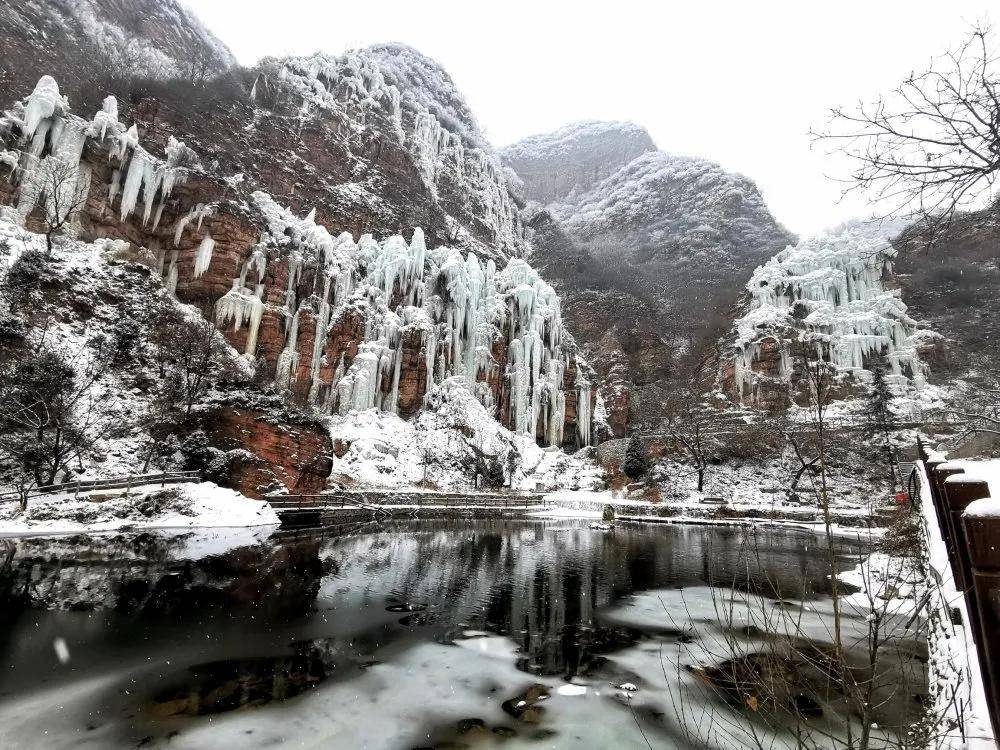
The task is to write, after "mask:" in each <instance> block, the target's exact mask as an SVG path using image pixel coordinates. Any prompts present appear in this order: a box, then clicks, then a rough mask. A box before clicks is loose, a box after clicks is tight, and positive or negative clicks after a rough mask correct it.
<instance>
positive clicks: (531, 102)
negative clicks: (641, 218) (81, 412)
mask: <svg viewBox="0 0 1000 750" xmlns="http://www.w3.org/2000/svg"><path fill="white" fill-rule="evenodd" d="M185 2H186V3H187V4H188V5H189V6H190V7H191V8H193V9H194V10H195V11H196V12H197V13H198V15H199V16H200V17H201V18H202V20H203V21H204V22H205V23H206V25H207V26H208V27H209V28H210V29H212V31H214V32H215V33H216V34H217V35H218V36H219V37H220V38H221V39H222V40H223V41H224V42H225V43H226V44H228V45H229V47H230V48H231V49H232V51H233V53H234V54H235V55H236V57H237V58H238V59H239V61H240V62H241V63H243V64H245V65H250V64H253V63H254V62H256V60H258V59H259V58H260V57H263V56H266V55H302V54H311V53H313V52H316V51H324V52H331V53H336V54H339V53H341V52H343V51H345V50H347V49H351V48H355V47H361V46H365V45H368V44H372V43H375V42H386V41H395V42H405V43H407V44H409V45H411V46H413V47H416V48H417V49H419V50H420V51H421V52H423V53H425V54H427V55H429V56H431V57H433V58H435V59H436V60H438V61H439V62H440V63H441V64H443V65H444V67H445V68H446V69H447V70H448V72H449V73H450V74H451V76H452V78H453V79H454V80H455V82H456V84H457V85H458V88H459V90H460V91H461V92H462V93H463V94H464V95H465V97H466V99H467V100H468V101H469V103H470V104H471V106H472V109H473V111H474V112H475V114H476V116H477V117H478V119H479V123H480V125H481V126H482V127H483V129H484V130H485V132H486V134H487V136H488V137H489V139H490V140H491V141H492V142H493V144H494V145H495V146H503V145H506V144H508V143H511V142H513V141H516V140H518V139H519V138H522V137H524V136H526V135H531V134H533V133H539V132H546V131H549V130H552V129H554V128H557V127H559V126H560V125H563V124H565V123H567V122H572V121H574V120H584V119H602V120H632V121H634V122H637V123H639V124H641V125H643V126H645V127H646V128H647V129H648V130H649V132H650V133H651V134H652V136H653V139H654V140H655V141H656V143H657V145H658V146H659V147H660V148H661V149H663V150H664V151H668V152H671V153H677V154H688V155H693V156H703V157H707V158H710V159H712V160H714V161H717V162H719V163H721V164H722V165H723V166H724V167H726V168H727V169H732V170H736V171H739V172H742V173H744V174H746V175H747V176H749V177H751V178H752V179H754V180H755V181H756V182H757V184H758V185H759V186H760V188H761V190H762V191H763V193H764V197H765V198H766V200H767V202H768V205H769V206H770V208H771V210H772V212H773V213H774V214H775V215H776V216H777V218H778V219H779V220H780V221H782V222H783V223H784V224H785V225H786V226H787V227H788V228H789V229H791V230H792V231H795V232H798V233H800V234H804V233H810V232H814V231H817V230H819V229H822V228H823V227H825V226H829V225H831V224H835V223H837V222H839V221H841V220H843V219H846V218H849V217H851V216H856V215H862V214H864V212H865V205H864V203H863V202H861V201H859V200H851V201H849V202H841V201H840V200H839V198H840V186H839V185H838V184H837V183H836V182H834V181H832V180H830V179H829V177H828V175H830V174H837V173H838V170H843V168H844V165H843V164H839V163H838V161H837V160H836V159H834V158H831V157H829V156H827V155H826V154H825V153H824V151H823V149H822V148H820V147H815V148H812V149H811V148H810V140H809V138H808V136H807V131H808V130H809V128H810V126H817V127H819V126H822V125H823V124H824V122H825V118H826V113H827V111H828V110H829V108H830V107H831V106H834V105H837V104H850V103H852V102H856V101H857V100H858V98H871V97H872V96H873V95H874V94H876V93H878V92H879V91H880V90H883V89H886V88H888V87H891V86H892V85H894V84H895V83H896V82H898V81H899V80H900V79H901V78H902V77H903V76H905V75H906V74H907V73H908V72H909V71H910V70H912V69H914V68H920V67H921V66H923V65H926V63H927V62H928V60H929V59H930V57H931V56H933V55H936V54H939V53H940V52H942V51H943V50H944V49H945V48H947V47H950V46H953V45H954V44H955V43H956V42H957V41H959V40H960V39H961V38H962V36H963V35H964V34H965V33H966V31H967V30H968V27H969V25H970V24H971V23H974V22H975V21H977V20H982V19H987V18H988V17H989V15H988V11H989V10H990V6H991V5H995V2H996V0H990V1H988V0H933V1H931V0H905V1H897V0H865V1H864V2H860V1H855V0H837V2H824V3H817V2H803V1H802V0H797V1H795V2H776V1H771V0H769V1H768V2H763V1H762V0H759V1H758V2H746V1H745V0H743V1H742V2H738V1H737V2H721V1H719V2H712V1H711V0H686V1H685V2H668V1H667V0H651V1H647V2H633V1H632V0H606V1H605V2H599V3H588V2H586V1H585V0H578V1H577V2H552V1H547V0H532V1H530V2H525V1H522V0H504V1H503V2H488V1H487V0H462V1H456V2H452V1H451V0H446V1H441V2H436V1H434V0H423V1H420V0H416V1H415V0H401V1H399V2H397V1H395V0H393V1H391V2H390V1H385V0H350V2H343V0H332V1H322V0H185ZM995 17H996V14H994V19H995Z"/></svg>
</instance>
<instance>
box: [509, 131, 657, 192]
mask: <svg viewBox="0 0 1000 750" xmlns="http://www.w3.org/2000/svg"><path fill="white" fill-rule="evenodd" d="M653 151H656V144H654V143H653V139H652V138H650V137H649V133H647V132H646V131H645V129H644V128H642V127H640V126H638V125H636V124H634V123H631V122H600V121H593V120H591V121H587V122H577V123H572V124H570V125H566V126H564V127H562V128H560V129H559V130H556V131H555V132H553V133H549V134H545V135H534V136H529V137H528V138H525V139H524V140H522V141H519V142H517V143H515V144H513V145H512V146H508V147H507V148H505V149H504V150H503V159H504V161H505V162H506V163H507V164H509V165H510V166H511V168H512V169H513V170H514V171H515V172H516V173H517V175H518V177H520V178H521V180H523V181H524V187H525V192H526V193H527V195H528V196H529V197H530V198H531V199H532V200H535V201H538V202H539V203H543V204H548V203H554V202H557V201H562V200H564V199H566V198H567V197H568V196H571V195H580V194H582V193H586V192H588V191H589V190H591V189H592V188H593V187H595V186H596V185H597V184H598V183H599V182H600V181H601V180H604V179H606V178H608V177H610V176H611V175H613V174H614V173H615V172H617V171H618V170H619V169H620V168H621V166H622V165H623V164H628V163H629V162H630V161H632V160H633V159H635V158H637V157H639V156H641V155H642V154H644V153H648V152H653Z"/></svg>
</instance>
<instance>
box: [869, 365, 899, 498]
mask: <svg viewBox="0 0 1000 750" xmlns="http://www.w3.org/2000/svg"><path fill="white" fill-rule="evenodd" d="M893 398H895V396H894V395H893V393H892V390H891V389H890V388H889V383H888V382H886V379H885V371H884V370H882V368H880V367H877V368H875V370H873V371H872V384H871V388H870V389H869V391H868V397H867V398H866V399H865V402H866V403H865V405H866V407H867V412H868V417H869V419H870V420H871V426H872V432H873V435H874V436H876V437H877V438H878V439H879V441H880V442H881V444H882V445H881V450H880V452H882V453H884V455H885V457H886V461H887V463H888V465H889V479H890V482H891V483H892V484H893V485H895V483H896V459H895V454H894V453H893V448H892V438H891V435H892V431H893V430H894V429H896V417H895V415H894V414H893V413H892V401H893Z"/></svg>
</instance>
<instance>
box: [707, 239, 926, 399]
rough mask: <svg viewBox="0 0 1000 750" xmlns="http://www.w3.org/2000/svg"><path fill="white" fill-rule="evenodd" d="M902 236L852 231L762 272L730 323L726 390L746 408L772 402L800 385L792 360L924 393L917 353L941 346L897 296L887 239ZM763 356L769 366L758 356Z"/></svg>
mask: <svg viewBox="0 0 1000 750" xmlns="http://www.w3.org/2000/svg"><path fill="white" fill-rule="evenodd" d="M901 229H902V226H899V225H896V224H888V223H867V224H866V223H861V222H852V223H849V224H846V225H843V226H841V227H837V228H835V229H832V230H829V231H827V232H823V233H821V234H819V235H817V236H815V237H810V238H808V239H805V240H802V241H801V242H799V243H798V244H796V245H794V246H789V247H788V248H786V249H785V250H783V251H782V252H780V253H778V254H777V255H775V256H774V257H773V258H771V259H770V260H769V261H768V262H767V263H765V264H763V265H761V266H760V267H758V268H757V269H756V270H755V271H754V273H753V275H752V276H751V278H750V281H748V282H747V284H746V291H747V294H748V297H749V303H748V309H747V310H746V312H745V313H744V314H743V315H742V316H741V317H739V318H737V319H736V321H735V323H734V331H735V339H734V341H733V344H732V352H731V357H730V358H727V362H730V363H731V366H730V374H731V377H730V390H731V393H732V395H733V396H734V397H736V398H737V399H738V400H740V401H741V402H743V403H747V404H760V403H761V402H762V401H764V402H766V401H769V400H770V399H771V397H772V395H773V394H772V392H773V391H775V390H778V391H781V390H784V391H788V390H789V388H790V387H791V385H792V383H793V381H794V380H797V374H796V364H795V362H794V361H793V360H794V358H795V357H796V356H806V357H810V358H816V359H820V360H823V361H825V362H829V363H830V364H832V365H833V366H834V367H835V368H837V370H838V371H839V372H840V373H842V374H845V375H854V376H856V377H859V378H862V379H864V378H866V377H867V375H866V372H865V371H868V370H871V369H873V368H874V367H876V366H878V367H884V368H885V370H886V371H887V374H889V375H890V377H891V378H892V379H893V380H894V381H895V382H896V383H897V384H898V385H900V386H902V385H906V384H913V385H914V386H916V387H920V386H921V385H922V384H923V383H924V381H925V376H926V374H927V365H926V364H925V363H924V362H922V361H921V358H920V350H921V348H923V347H925V346H926V345H928V344H933V342H934V340H935V339H936V338H939V337H938V336H937V335H936V334H934V333H933V332H931V331H927V330H924V329H922V328H920V326H919V324H918V323H917V321H915V320H914V319H913V318H911V317H910V316H909V315H908V313H907V307H906V305H905V304H904V303H903V301H902V299H901V296H900V293H899V291H898V289H896V288H894V280H893V276H892V262H893V259H894V258H895V256H896V249H895V248H894V247H893V245H892V243H891V242H890V237H893V236H895V235H897V234H898V233H899V231H900V230H901ZM762 354H763V355H765V356H762Z"/></svg>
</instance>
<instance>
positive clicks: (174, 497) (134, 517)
mask: <svg viewBox="0 0 1000 750" xmlns="http://www.w3.org/2000/svg"><path fill="white" fill-rule="evenodd" d="M277 524H278V516H277V514H276V513H275V512H274V509H273V508H272V507H271V506H270V505H269V504H268V503H265V502H262V501H259V500H251V499H250V498H248V497H246V496H244V495H241V494H240V493H238V492H235V491H234V490H229V489H226V488H224V487H219V486H218V485H216V484H213V483H212V482H201V483H198V484H182V485H176V486H173V487H166V488H164V487H161V486H160V485H148V486H144V487H133V488H132V489H131V490H129V492H128V493H127V494H126V492H125V490H114V491H110V492H91V493H89V494H81V495H80V496H79V497H74V496H73V495H71V494H57V495H42V496H38V497H34V498H31V500H30V501H29V503H28V509H27V511H25V512H24V513H21V512H20V511H19V510H18V506H17V503H16V502H8V503H4V504H3V505H0V536H24V535H30V534H77V533H84V532H103V531H118V530H125V529H129V530H140V529H193V528H222V527H244V526H272V525H277Z"/></svg>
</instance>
